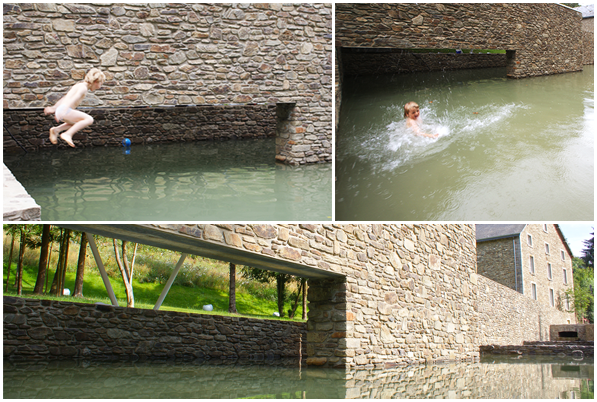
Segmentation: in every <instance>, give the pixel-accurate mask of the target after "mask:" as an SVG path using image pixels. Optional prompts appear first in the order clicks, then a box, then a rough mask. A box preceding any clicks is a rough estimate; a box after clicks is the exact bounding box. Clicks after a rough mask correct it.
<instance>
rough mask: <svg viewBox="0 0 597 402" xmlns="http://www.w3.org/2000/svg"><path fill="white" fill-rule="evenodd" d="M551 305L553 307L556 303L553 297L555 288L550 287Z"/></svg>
mask: <svg viewBox="0 0 597 402" xmlns="http://www.w3.org/2000/svg"><path fill="white" fill-rule="evenodd" d="M549 305H550V306H551V307H555V305H556V302H555V299H554V297H553V289H549Z"/></svg>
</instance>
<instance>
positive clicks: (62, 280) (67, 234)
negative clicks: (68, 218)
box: [59, 229, 71, 296]
mask: <svg viewBox="0 0 597 402" xmlns="http://www.w3.org/2000/svg"><path fill="white" fill-rule="evenodd" d="M70 232H71V230H70V229H65V230H64V237H66V240H65V241H64V246H65V249H64V259H63V260H62V270H61V272H60V278H59V279H60V296H63V295H64V287H65V286H66V268H67V266H68V249H69V247H70Z"/></svg>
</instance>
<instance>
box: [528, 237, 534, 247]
mask: <svg viewBox="0 0 597 402" xmlns="http://www.w3.org/2000/svg"><path fill="white" fill-rule="evenodd" d="M527 244H528V245H529V246H531V247H533V236H531V235H527Z"/></svg>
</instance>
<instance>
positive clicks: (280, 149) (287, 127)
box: [276, 103, 303, 165]
mask: <svg viewBox="0 0 597 402" xmlns="http://www.w3.org/2000/svg"><path fill="white" fill-rule="evenodd" d="M296 109H297V108H296V103H277V104H276V160H277V161H280V162H284V163H287V164H290V165H298V164H299V163H300V162H299V161H298V160H297V159H296V157H295V155H294V153H295V151H296V149H295V145H296V142H297V139H298V138H297V132H298V131H300V130H297V128H296V127H295V122H294V118H295V117H296ZM299 134H300V135H299V136H300V137H301V138H302V136H303V135H302V133H299Z"/></svg>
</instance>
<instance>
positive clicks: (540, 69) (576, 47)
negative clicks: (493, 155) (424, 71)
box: [335, 3, 583, 121]
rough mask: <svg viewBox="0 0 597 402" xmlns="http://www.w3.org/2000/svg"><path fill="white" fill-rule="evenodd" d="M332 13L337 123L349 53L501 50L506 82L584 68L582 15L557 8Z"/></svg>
mask: <svg viewBox="0 0 597 402" xmlns="http://www.w3.org/2000/svg"><path fill="white" fill-rule="evenodd" d="M335 7H336V10H335V24H336V30H335V46H336V112H337V113H336V121H337V118H338V114H339V113H338V112H339V110H340V109H339V104H340V97H341V77H342V74H343V72H344V70H345V69H346V70H347V69H348V68H346V67H347V66H346V63H343V59H342V54H343V51H346V50H349V49H352V50H353V51H354V50H355V49H360V50H361V51H363V50H367V49H369V51H373V50H374V49H378V51H379V50H386V51H388V50H391V49H423V48H427V49H458V48H460V49H501V50H506V62H505V64H506V66H507V76H508V77H511V78H523V77H531V76H538V75H547V74H557V73H566V72H572V71H581V70H582V66H583V54H582V32H581V20H582V18H581V13H579V12H578V11H575V10H573V9H571V8H568V7H566V6H562V5H560V4H525V3H502V4H493V3H492V4H481V3H478V4H475V3H470V4H446V3H442V4H432V3H417V4H412V3H404V4H400V3H398V4H382V3H379V4H377V3H349V4H342V3H336V5H335ZM374 53H375V52H373V55H374ZM462 56H463V57H462V58H465V57H467V56H468V55H462ZM347 59H348V58H347ZM381 59H382V60H383V59H384V57H381ZM385 59H387V56H385Z"/></svg>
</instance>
